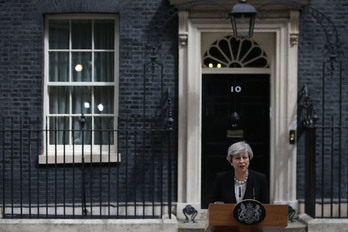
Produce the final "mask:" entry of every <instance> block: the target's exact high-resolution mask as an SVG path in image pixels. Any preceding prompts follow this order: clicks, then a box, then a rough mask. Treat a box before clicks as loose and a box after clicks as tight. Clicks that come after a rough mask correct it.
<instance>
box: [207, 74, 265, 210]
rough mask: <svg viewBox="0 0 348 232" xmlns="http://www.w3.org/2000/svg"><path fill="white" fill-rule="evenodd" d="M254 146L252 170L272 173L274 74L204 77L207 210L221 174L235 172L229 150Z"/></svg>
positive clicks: (209, 75)
mask: <svg viewBox="0 0 348 232" xmlns="http://www.w3.org/2000/svg"><path fill="white" fill-rule="evenodd" d="M237 141H246V142H247V143H249V144H250V146H251V148H252V150H253V152H254V158H253V159H252V160H251V162H250V168H251V169H253V170H256V171H259V172H262V173H264V174H265V175H266V176H267V177H269V173H270V75H269V74H203V76H202V175H201V177H202V180H201V183H202V191H201V194H202V195H201V200H202V202H201V206H202V208H207V207H208V204H209V202H210V198H211V190H212V187H213V184H214V180H215V176H216V174H217V173H218V172H222V171H225V170H228V169H231V166H230V164H229V163H228V161H227V160H226V154H227V149H228V147H229V146H230V145H231V144H232V143H234V142H237Z"/></svg>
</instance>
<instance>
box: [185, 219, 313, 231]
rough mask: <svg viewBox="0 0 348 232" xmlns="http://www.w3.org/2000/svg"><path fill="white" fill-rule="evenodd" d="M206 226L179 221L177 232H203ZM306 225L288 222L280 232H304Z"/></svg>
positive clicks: (203, 222)
mask: <svg viewBox="0 0 348 232" xmlns="http://www.w3.org/2000/svg"><path fill="white" fill-rule="evenodd" d="M206 225H207V222H206V221H197V223H192V222H189V223H183V222H181V221H179V229H178V231H179V232H204V229H205V227H206ZM306 231H307V228H306V225H305V224H303V223H301V222H299V221H294V222H288V226H287V227H286V228H285V229H284V230H283V231H282V232H306Z"/></svg>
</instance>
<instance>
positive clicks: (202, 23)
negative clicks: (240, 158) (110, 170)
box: [177, 12, 298, 211]
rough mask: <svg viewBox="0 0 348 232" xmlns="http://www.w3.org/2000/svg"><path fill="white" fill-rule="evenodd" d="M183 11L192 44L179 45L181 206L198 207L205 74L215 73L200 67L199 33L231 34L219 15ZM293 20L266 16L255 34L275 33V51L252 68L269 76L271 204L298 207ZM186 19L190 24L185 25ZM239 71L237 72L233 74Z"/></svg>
mask: <svg viewBox="0 0 348 232" xmlns="http://www.w3.org/2000/svg"><path fill="white" fill-rule="evenodd" d="M183 15H184V13H183V12H179V19H180V20H179V22H180V25H179V28H187V32H185V35H187V39H188V42H187V45H185V44H184V45H183V46H181V47H180V48H179V132H178V133H179V144H178V147H179V150H178V206H180V205H182V206H184V205H187V204H194V205H198V206H197V207H200V201H201V109H202V105H201V98H202V90H201V76H202V73H211V72H215V71H214V70H208V69H202V68H201V67H202V63H201V59H202V54H201V36H202V33H203V32H230V30H231V29H230V28H231V26H230V24H229V22H222V21H221V20H219V19H189V16H188V15H187V12H186V13H185V17H184V18H185V20H183V19H182V18H180V17H183ZM289 21H290V20H289V19H266V20H263V21H258V22H257V23H256V25H255V33H274V34H275V44H274V46H275V54H274V57H272V58H271V60H270V64H271V68H270V69H266V70H262V71H261V70H253V72H254V71H260V72H261V73H270V75H271V109H272V112H271V125H270V127H271V128H270V132H271V138H270V151H271V154H270V198H271V201H272V202H282V203H284V204H286V203H291V204H292V205H297V204H296V202H297V199H296V146H295V145H289V142H288V133H289V130H290V129H296V125H297V123H296V112H297V44H292V46H291V47H290V32H289V31H290V29H289V27H290V23H289ZM294 22H295V23H296V21H294V20H293V21H292V23H294ZM183 23H186V25H187V27H185V26H184V25H181V24H183ZM297 23H298V21H297ZM181 33H182V32H181ZM229 71H230V70H227V69H225V70H224V71H222V72H225V73H227V72H229ZM244 71H247V70H244ZM249 71H251V70H249ZM241 72H243V71H242V70H238V69H236V70H234V73H241ZM177 210H178V211H181V210H182V209H181V208H180V209H179V207H178V209H177Z"/></svg>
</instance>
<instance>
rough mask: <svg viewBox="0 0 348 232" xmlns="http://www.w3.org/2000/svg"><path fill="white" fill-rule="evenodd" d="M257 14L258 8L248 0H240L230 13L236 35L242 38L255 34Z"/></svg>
mask: <svg viewBox="0 0 348 232" xmlns="http://www.w3.org/2000/svg"><path fill="white" fill-rule="evenodd" d="M256 14H257V10H256V9H255V7H254V6H252V5H250V4H248V2H247V0H239V2H238V3H237V4H236V5H235V6H234V7H233V8H232V10H231V12H230V14H229V16H230V18H231V23H232V29H233V34H234V37H236V38H241V39H242V38H251V37H252V36H253V31H254V23H255V16H256Z"/></svg>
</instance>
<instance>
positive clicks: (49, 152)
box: [39, 14, 121, 164]
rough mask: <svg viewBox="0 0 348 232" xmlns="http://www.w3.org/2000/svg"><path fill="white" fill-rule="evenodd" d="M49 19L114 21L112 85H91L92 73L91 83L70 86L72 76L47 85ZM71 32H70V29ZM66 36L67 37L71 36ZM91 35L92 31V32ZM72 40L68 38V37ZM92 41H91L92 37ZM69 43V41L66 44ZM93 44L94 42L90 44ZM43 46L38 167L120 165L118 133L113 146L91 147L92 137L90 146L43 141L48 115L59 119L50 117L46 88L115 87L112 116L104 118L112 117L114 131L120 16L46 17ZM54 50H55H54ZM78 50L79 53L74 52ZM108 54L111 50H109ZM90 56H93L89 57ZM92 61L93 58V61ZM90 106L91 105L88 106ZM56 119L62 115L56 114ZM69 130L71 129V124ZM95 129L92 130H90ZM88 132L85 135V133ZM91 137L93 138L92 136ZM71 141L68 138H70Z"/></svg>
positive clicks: (72, 15)
mask: <svg viewBox="0 0 348 232" xmlns="http://www.w3.org/2000/svg"><path fill="white" fill-rule="evenodd" d="M52 19H61V20H76V19H88V20H99V19H112V20H114V22H115V24H114V25H115V28H114V29H115V30H114V31H115V37H114V43H115V44H114V49H113V52H114V81H113V82H112V83H110V82H98V83H96V82H94V79H93V76H94V73H93V72H92V81H91V82H78V83H73V82H71V77H70V78H69V80H70V82H49V59H48V57H49V51H52V50H49V33H48V32H49V23H48V22H49V20H52ZM70 33H71V30H70ZM70 33H69V34H70ZM92 34H93V31H92ZM69 38H70V40H71V36H69ZM92 40H93V38H92ZM69 43H70V44H71V41H69ZM92 43H93V41H92ZM44 47H45V56H44V57H45V59H44V62H45V65H44V68H45V78H44V91H43V92H44V115H43V116H44V117H43V118H44V123H43V131H44V134H43V151H42V153H41V154H40V155H39V163H40V164H55V163H81V162H82V160H83V161H84V162H86V163H90V162H93V163H94V162H96V163H99V162H120V161H121V159H120V154H118V153H117V132H116V133H114V136H113V140H114V141H113V143H112V144H111V145H95V144H93V140H92V139H93V138H91V140H92V145H90V144H88V145H84V146H83V147H82V145H76V144H74V145H72V144H68V145H50V144H49V141H46V140H47V138H49V136H48V134H47V135H46V133H49V130H47V131H46V124H48V122H47V121H46V120H47V118H48V117H47V116H58V114H57V115H54V114H49V95H48V88H49V86H70V87H71V86H86V85H87V86H113V87H114V113H113V114H107V115H104V116H108V117H110V116H111V117H114V125H113V126H114V131H116V129H117V118H118V90H119V88H118V86H119V16H118V15H115V14H102V15H101V14H61V15H47V16H46V18H45V37H44ZM53 50H54V49H53ZM72 50H73V49H71V45H70V46H69V49H68V50H66V51H69V54H71V51H72ZM74 51H79V50H74ZM84 51H88V52H91V53H92V54H93V53H94V51H95V49H94V48H93V47H92V49H89V50H84ZM98 51H102V50H98ZM108 51H110V50H109V49H108ZM92 57H93V56H92ZM93 60H94V59H93V58H92V61H93ZM92 65H93V62H92ZM70 69H71V59H70V60H69V76H71V70H70ZM91 105H93V103H92V104H91ZM59 116H62V115H61V114H59ZM63 116H69V117H73V116H75V117H76V116H77V115H74V114H72V113H71V112H69V114H65V115H63ZM90 116H91V117H92V116H93V112H91V114H90ZM98 116H103V115H102V114H98ZM69 128H70V129H71V123H70V126H69ZM93 129H94V128H92V130H93ZM86 133H87V132H86ZM92 137H93V136H92ZM70 140H71V137H70ZM82 153H83V154H84V157H83V158H84V159H82Z"/></svg>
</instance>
